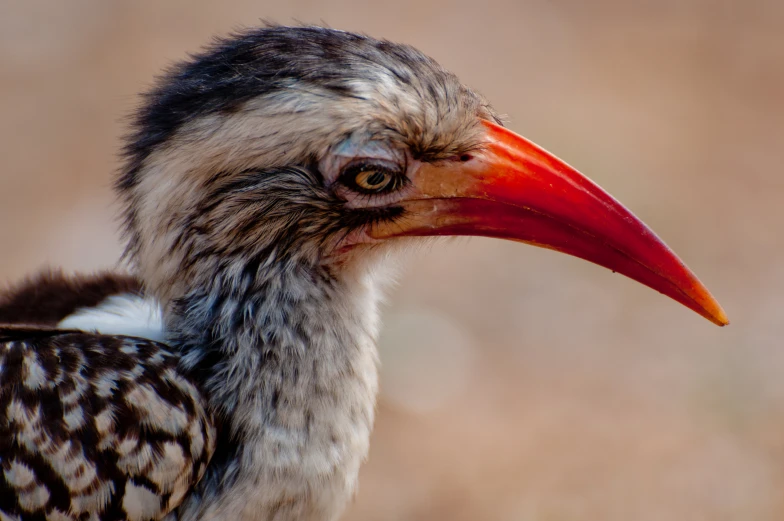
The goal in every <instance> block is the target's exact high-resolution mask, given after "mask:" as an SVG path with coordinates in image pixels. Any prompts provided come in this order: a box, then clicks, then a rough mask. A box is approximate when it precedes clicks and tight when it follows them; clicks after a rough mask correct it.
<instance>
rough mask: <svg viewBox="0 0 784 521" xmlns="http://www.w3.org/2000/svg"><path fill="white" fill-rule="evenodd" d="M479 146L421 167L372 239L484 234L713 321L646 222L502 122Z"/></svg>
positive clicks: (702, 292)
mask: <svg viewBox="0 0 784 521" xmlns="http://www.w3.org/2000/svg"><path fill="white" fill-rule="evenodd" d="M483 124H484V126H485V128H486V137H485V142H484V146H483V148H482V149H481V150H480V151H478V152H477V153H475V154H473V155H471V156H470V157H464V158H463V159H466V160H465V161H445V162H440V163H430V164H428V163H423V164H422V165H421V166H420V168H419V169H418V170H417V172H416V173H415V174H414V175H413V176H412V177H413V179H412V181H413V185H414V186H413V189H412V190H411V191H410V192H409V194H408V195H407V197H406V198H405V199H404V200H403V201H402V202H401V203H400V204H401V205H402V206H403V208H404V214H403V216H404V217H403V218H402V219H400V220H397V221H395V222H394V223H389V224H383V223H380V224H379V225H378V226H375V227H374V228H373V230H372V231H371V232H370V234H371V235H372V236H373V237H374V238H379V239H381V238H388V237H396V236H412V235H420V236H425V235H478V236H485V237H497V238H502V239H510V240H514V241H520V242H524V243H528V244H533V245H535V246H541V247H544V248H550V249H553V250H557V251H560V252H564V253H568V254H570V255H574V256H576V257H580V258H582V259H585V260H588V261H591V262H594V263H596V264H599V265H600V266H604V267H606V268H609V269H611V270H613V271H617V272H618V273H622V274H624V275H626V276H627V277H629V278H632V279H634V280H636V281H638V282H641V283H642V284H645V285H646V286H649V287H651V288H653V289H655V290H657V291H660V292H661V293H664V294H665V295H667V296H669V297H671V298H673V299H675V300H677V301H678V302H680V303H681V304H683V305H685V306H686V307H688V308H690V309H692V310H694V311H696V312H697V313H699V314H700V315H702V316H703V317H705V318H707V319H708V320H710V321H711V322H713V323H715V324H718V325H720V326H724V325H726V324H728V323H729V321H728V320H727V316H726V315H725V314H724V311H723V310H722V308H721V306H720V305H719V303H718V302H716V300H715V299H714V298H713V296H712V295H711V294H710V292H709V291H708V290H707V288H705V286H703V285H702V283H701V282H700V281H699V280H698V279H697V277H696V276H695V275H694V274H693V273H692V272H691V271H690V270H689V268H687V267H686V265H685V264H684V263H683V262H682V261H681V260H680V259H679V258H678V257H677V256H676V255H675V253H673V252H672V250H670V249H669V248H668V247H667V245H665V244H664V242H662V241H661V239H659V238H658V237H657V236H656V234H654V233H653V232H652V231H651V230H650V229H649V228H648V227H647V226H646V225H645V224H644V223H643V222H642V221H640V220H639V219H638V218H637V217H635V216H634V214H632V213H631V212H630V211H629V210H627V209H626V208H625V207H624V206H623V205H622V204H621V203H619V202H618V201H616V200H615V199H613V197H612V196H610V195H609V194H608V193H607V192H605V191H604V190H602V189H601V188H600V187H599V186H598V185H596V184H595V183H594V182H593V181H591V180H590V179H588V178H587V177H585V176H584V175H582V174H581V173H580V172H578V171H577V170H575V169H573V168H572V167H570V166H569V165H567V164H566V163H564V162H563V161H561V160H559V159H558V158H556V157H555V156H553V155H552V154H550V153H549V152H547V151H545V150H543V149H541V148H539V147H538V146H537V145H535V144H533V143H531V142H530V141H528V140H527V139H525V138H523V137H521V136H519V135H517V134H515V133H514V132H511V131H509V130H507V129H505V128H503V127H501V126H499V125H496V124H494V123H490V122H487V121H485V122H483Z"/></svg>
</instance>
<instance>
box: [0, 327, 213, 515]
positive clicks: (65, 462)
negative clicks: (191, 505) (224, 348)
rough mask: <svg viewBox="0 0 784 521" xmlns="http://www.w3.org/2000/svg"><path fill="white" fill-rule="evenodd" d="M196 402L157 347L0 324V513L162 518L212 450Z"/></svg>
mask: <svg viewBox="0 0 784 521" xmlns="http://www.w3.org/2000/svg"><path fill="white" fill-rule="evenodd" d="M204 404H205V401H204V398H203V396H202V395H201V393H200V392H199V390H198V388H197V387H196V386H195V385H194V384H193V383H192V382H191V381H190V380H189V378H187V377H186V376H184V375H183V374H182V373H181V372H179V371H178V369H177V356H176V355H175V354H172V353H171V352H169V351H168V350H167V348H166V346H165V345H163V344H160V343H157V342H153V341H149V340H145V339H141V338H133V337H123V336H110V335H101V334H97V333H84V332H81V331H64V330H54V329H35V328H13V327H0V519H2V520H3V521H5V520H20V521H26V520H31V521H32V520H36V521H37V520H47V521H55V520H56V521H65V520H77V519H80V520H82V519H89V520H126V519H127V520H134V521H137V520H138V521H141V520H156V519H161V518H163V517H164V516H165V515H166V514H167V513H168V512H170V511H172V510H173V509H174V508H176V507H177V505H179V504H180V502H182V500H183V498H184V497H185V496H186V494H187V493H188V491H189V490H191V489H192V487H193V486H194V485H195V484H196V483H197V482H198V480H199V479H200V478H201V476H202V474H203V473H204V470H205V468H206V466H207V463H208V462H209V460H210V457H211V456H212V453H213V452H214V450H215V427H214V423H213V421H212V418H211V417H210V415H209V413H208V412H207V411H206V409H205V406H204Z"/></svg>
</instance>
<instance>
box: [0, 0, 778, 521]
mask: <svg viewBox="0 0 784 521" xmlns="http://www.w3.org/2000/svg"><path fill="white" fill-rule="evenodd" d="M261 18H265V19H269V20H273V21H278V22H283V23H287V22H292V21H295V20H300V21H304V22H312V23H327V24H329V25H331V26H333V27H337V28H343V29H351V30H361V31H365V32H367V33H369V34H372V35H375V36H379V37H386V38H389V39H393V40H397V41H404V42H407V43H411V44H413V45H415V46H417V47H419V48H421V49H422V50H424V51H425V52H427V53H428V54H430V55H432V56H433V57H435V58H436V59H438V60H439V61H440V62H441V63H442V64H444V65H445V66H447V67H448V68H450V69H452V70H454V71H455V72H456V73H457V74H458V75H460V76H461V77H462V78H463V80H464V81H465V82H466V83H468V84H469V85H471V86H473V87H475V88H476V89H478V90H479V91H481V92H483V93H484V94H485V95H486V96H487V97H488V98H489V99H490V100H492V101H493V103H494V104H495V106H496V107H497V108H498V109H499V110H501V111H502V112H505V113H506V114H508V116H509V121H510V126H511V127H512V128H513V129H515V130H517V131H518V132H521V133H523V134H524V135H526V136H528V137H529V138H531V139H533V140H535V141H537V142H539V143H540V144H542V145H543V146H545V147H547V148H549V149H551V150H553V151H555V152H556V153H557V154H558V155H559V156H561V157H562V158H564V159H566V160H567V161H569V162H570V163H572V164H574V165H576V166H578V167H579V168H580V169H581V170H582V171H584V172H585V173H587V174H589V175H590V176H591V177H593V178H594V179H595V180H596V181H598V182H599V183H600V184H602V185H603V186H605V187H606V188H607V189H608V190H609V191H610V192H612V193H613V194H614V195H616V196H617V197H618V198H619V199H621V200H622V201H624V202H625V203H626V204H627V205H628V206H629V207H630V208H632V209H633V210H634V211H635V212H636V213H637V214H638V215H639V216H640V217H642V218H643V219H645V220H646V221H647V222H648V223H649V224H650V225H651V226H652V227H653V228H654V229H655V230H657V231H658V232H659V233H660V234H661V235H662V237H664V238H665V240H667V241H668V243H669V244H670V245H671V246H672V247H673V248H674V249H675V250H676V251H677V252H678V253H679V254H680V255H681V256H682V257H683V258H684V259H685V260H686V261H687V262H688V263H689V265H690V266H692V267H693V268H694V269H695V271H696V272H697V273H698V274H699V275H700V276H701V278H702V279H703V281H704V282H705V283H706V284H707V285H708V286H709V287H710V288H711V289H712V290H713V292H714V293H715V294H716V296H717V297H718V298H719V300H720V301H721V302H722V303H723V305H724V306H725V308H726V310H727V312H728V314H729V316H730V318H731V320H732V321H733V324H732V325H731V326H730V327H728V328H724V329H719V328H717V327H715V326H713V325H711V324H710V323H708V322H707V321H704V320H702V319H701V318H699V317H698V316H697V315H695V314H693V313H691V312H689V311H688V310H686V309H685V308H682V307H680V306H678V305H676V304H674V303H673V302H671V301H669V300H668V299H666V298H664V297H662V296H661V295H659V294H657V293H655V292H653V291H651V290H648V289H646V288H643V287H641V286H638V285H637V284H634V283H632V282H630V281H628V280H626V279H624V278H622V277H620V276H613V275H612V274H611V273H610V272H608V271H605V270H603V269H600V268H597V267H595V266H593V265H589V264H587V263H583V262H581V261H577V260H575V259H572V258H569V257H566V256H562V255H558V254H555V253H552V252H548V251H544V250H537V249H534V248H530V247H523V246H520V245H517V244H512V243H504V242H501V241H490V240H480V239H472V240H459V241H453V242H446V243H443V244H437V245H435V246H433V247H432V248H428V249H427V250H426V251H424V252H422V253H421V254H420V255H418V256H417V257H416V258H415V262H414V263H413V265H412V266H411V269H410V270H409V271H408V272H406V274H405V275H404V276H403V277H402V279H401V283H400V285H399V286H398V288H397V289H395V290H394V291H392V293H391V295H390V299H389V302H388V305H387V306H386V308H387V309H386V311H385V322H386V329H385V333H384V338H383V342H382V360H383V363H384V368H383V370H382V385H383V387H384V394H383V396H382V399H381V404H380V409H379V417H378V422H377V428H376V431H375V433H374V439H373V446H372V447H373V448H372V451H371V455H370V461H369V463H368V464H367V465H366V466H365V467H364V469H363V471H362V481H361V487H360V491H359V494H358V496H357V500H356V502H355V504H354V505H353V506H352V507H351V508H350V511H349V513H348V514H347V516H346V519H349V520H360V519H362V520H382V521H387V520H388V521H393V520H414V521H416V520H440V519H448V520H457V521H461V520H498V521H561V520H608V521H615V520H617V521H628V520H640V521H644V520H665V519H666V520H711V521H722V520H781V519H784V349H782V347H784V346H783V345H782V340H781V338H782V335H784V268H782V255H784V234H782V224H784V206H782V201H781V200H782V195H784V176H782V166H781V165H782V162H783V160H784V151H783V150H784V146H782V145H784V29H783V27H784V3H782V2H779V1H776V0H750V1H740V0H738V1H735V2H733V1H730V0H724V1H719V0H716V1H709V0H690V1H683V0H681V1H678V0H666V1H638V2H622V1H620V0H596V1H590V2H584V1H579V0H571V1H561V2H548V1H545V0H537V1H519V2H511V1H510V2H493V3H489V4H485V3H482V2H479V1H477V0H474V1H473V2H468V1H459V2H454V3H449V4H447V3H440V2H428V1H426V0H417V1H409V0H400V1H397V2H367V1H363V2H350V1H334V0H332V1H327V2H324V1H316V0H311V1H308V0H300V1H297V2H291V3H289V4H288V5H285V6H284V5H282V3H278V2H269V1H267V2H265V1H263V0H262V1H258V0H257V1H231V2H212V3H197V2H186V1H167V2H157V1H152V0H151V1H144V2H141V1H139V2H116V1H107V0H69V1H67V2H62V1H55V0H52V1H50V2H37V1H33V2H31V1H21V0H19V1H16V0H5V1H4V2H2V4H0V281H4V280H13V279H16V278H18V277H20V276H22V275H23V274H25V273H29V272H32V271H34V270H36V269H38V268H40V267H42V266H44V265H45V264H47V263H48V264H51V265H62V266H65V267H67V268H68V269H74V268H79V269H92V268H96V267H99V266H111V265H112V264H113V262H114V261H115V259H116V257H117V255H118V252H119V245H118V241H117V239H116V234H115V229H116V223H115V222H114V221H113V217H112V215H113V213H112V211H113V210H112V203H111V193H110V190H109V186H110V182H111V174H112V172H113V171H114V169H115V168H116V167H117V160H116V157H115V151H116V150H117V148H118V142H119V141H118V139H119V138H118V136H119V135H120V134H121V132H122V128H123V125H122V116H123V115H124V114H127V112H128V111H129V110H130V108H131V107H132V106H133V104H134V102H135V93H136V92H138V91H139V90H141V89H142V88H144V87H145V86H146V85H148V84H149V82H150V80H151V78H152V76H153V75H154V74H155V73H156V72H157V71H158V70H159V69H161V67H163V66H165V65H166V64H168V63H170V62H171V61H172V60H175V59H178V58H181V57H183V56H184V54H185V53H186V52H187V51H189V50H194V49H197V48H198V47H199V46H200V45H201V44H202V43H204V42H205V41H206V40H207V39H208V38H209V37H210V36H211V35H213V34H216V33H225V32H227V31H229V30H231V29H232V28H236V27H239V26H247V25H253V24H255V23H257V22H258V20H259V19H261Z"/></svg>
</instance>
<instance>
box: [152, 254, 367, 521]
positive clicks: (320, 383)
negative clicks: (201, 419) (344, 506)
mask: <svg viewBox="0 0 784 521" xmlns="http://www.w3.org/2000/svg"><path fill="white" fill-rule="evenodd" d="M369 280H370V279H369V277H366V278H365V279H350V280H344V279H338V278H336V277H333V276H332V275H331V274H330V273H329V271H328V270H326V269H323V268H315V269H314V268H308V267H302V266H295V267H289V268H287V269H273V270H269V271H267V272H265V273H257V274H256V276H254V277H253V278H247V279H238V278H234V277H231V276H226V275H221V274H219V275H218V276H217V277H214V278H213V279H211V280H210V282H209V284H205V285H204V286H203V287H201V288H199V289H196V290H193V291H191V292H190V293H188V294H187V295H186V296H184V297H182V298H180V299H177V300H176V302H175V303H174V305H173V306H172V307H171V311H170V313H169V316H168V317H167V318H166V321H167V327H168V335H169V336H170V338H171V341H172V343H173V344H174V345H175V346H177V348H179V349H180V350H181V353H182V362H181V363H182V365H183V368H184V369H186V370H188V371H190V372H191V373H192V374H194V375H195V376H196V378H197V379H198V380H199V381H200V382H201V384H202V386H203V388H204V390H205V394H206V395H207V397H208V400H209V402H210V405H211V408H212V410H213V411H214V412H215V413H216V415H217V417H218V419H219V422H220V423H221V425H222V431H223V432H222V434H221V438H222V439H223V441H222V447H219V449H218V450H219V453H218V454H216V456H215V457H214V458H213V460H214V461H213V463H211V469H212V470H211V471H209V472H208V475H207V476H205V480H204V482H205V484H209V483H210V482H211V481H214V482H216V483H220V486H217V487H215V489H222V490H223V491H224V492H222V493H221V494H222V495H219V496H216V497H213V498H212V500H211V501H208V502H204V503H202V505H203V504H210V505H213V506H211V507H209V508H210V509H211V510H212V511H213V512H212V513H213V514H216V515H217V514H220V515H230V516H236V517H237V518H243V517H244V514H243V515H240V513H239V512H237V511H236V508H238V507H237V505H236V501H234V500H232V499H231V497H234V496H232V494H235V493H236V490H237V489H244V488H247V491H248V492H249V493H252V491H253V490H256V489H258V488H259V487H262V488H266V489H267V490H274V489H275V486H274V485H273V484H274V483H279V487H280V489H281V490H289V489H290V487H291V486H302V485H307V486H308V487H309V488H310V487H311V485H312V486H313V487H315V488H312V489H311V490H313V491H315V490H319V489H324V483H332V485H330V486H329V487H327V488H328V489H329V492H328V493H327V491H326V490H325V493H324V495H323V498H322V499H319V496H318V494H315V492H314V494H315V495H313V497H312V500H309V501H310V502H311V504H309V505H307V506H303V505H299V506H298V508H299V509H300V510H298V512H305V511H306V510H308V509H310V510H308V511H312V512H313V514H314V515H320V514H319V513H323V514H324V516H323V518H325V519H328V518H331V514H330V515H329V516H328V515H327V514H328V513H330V512H332V511H335V510H336V508H335V504H334V502H335V501H339V500H340V499H341V498H344V496H345V498H347V497H349V496H350V494H351V493H352V490H353V486H354V482H355V480H356V475H357V473H358V470H359V465H360V463H361V462H362V460H363V459H364V458H365V456H366V454H367V449H368V440H369V436H370V430H371V427H372V422H373V415H374V407H375V397H376V391H377V373H376V362H377V355H376V348H375V339H376V336H377V311H376V307H377V303H378V295H377V293H378V292H377V289H376V288H375V286H374V285H373V284H372V283H371V282H369ZM221 460H223V461H221ZM287 480H288V481H287ZM289 481H291V482H289ZM283 482H285V483H283ZM243 483H244V484H245V485H242V484H243ZM227 485H230V486H228V487H227ZM203 489H204V490H213V489H212V488H211V487H209V486H207V485H205V486H204V487H203ZM337 490H339V491H340V492H341V493H337ZM233 491H234V492H233ZM273 496H274V494H273ZM345 498H344V499H345ZM259 501H261V500H259ZM271 501H272V500H271ZM275 501H277V500H275ZM272 502H273V503H274V501H272ZM322 503H324V504H322ZM242 508H243V509H244V508H247V509H252V508H255V509H257V510H258V511H263V510H264V509H265V508H266V506H265V505H264V504H254V505H250V506H246V507H242ZM302 509H305V510H302ZM199 515H200V516H203V517H204V518H205V519H210V518H211V517H210V516H208V515H206V513H205V512H203V511H202V512H200V513H199ZM253 518H254V519H256V518H258V519H264V518H263V517H253ZM303 518H306V519H310V517H303ZM286 519H288V518H286Z"/></svg>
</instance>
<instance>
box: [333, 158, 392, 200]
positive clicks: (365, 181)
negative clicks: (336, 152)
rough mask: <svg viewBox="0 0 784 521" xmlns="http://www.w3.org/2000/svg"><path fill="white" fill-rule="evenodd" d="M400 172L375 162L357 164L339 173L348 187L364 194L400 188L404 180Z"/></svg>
mask: <svg viewBox="0 0 784 521" xmlns="http://www.w3.org/2000/svg"><path fill="white" fill-rule="evenodd" d="M404 177H405V176H403V175H402V174H401V173H399V172H397V171H395V170H391V169H388V168H386V167H385V166H381V165H375V164H371V165H368V164H358V165H352V166H349V167H348V168H346V170H345V171H344V172H343V174H342V175H341V178H342V181H343V183H344V184H345V185H347V186H348V187H349V188H351V189H353V190H356V191H357V192H362V193H365V194H382V193H387V192H392V191H394V190H397V189H398V188H400V186H401V185H402V184H403V182H404V181H405V179H404Z"/></svg>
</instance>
